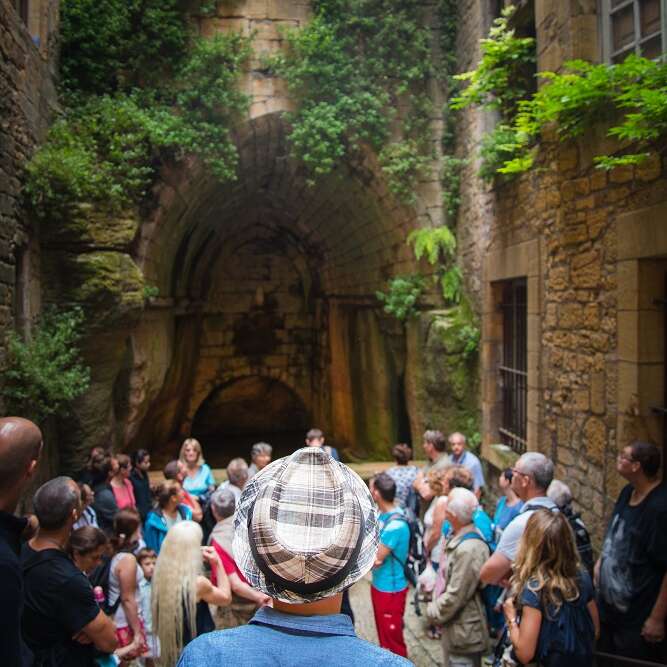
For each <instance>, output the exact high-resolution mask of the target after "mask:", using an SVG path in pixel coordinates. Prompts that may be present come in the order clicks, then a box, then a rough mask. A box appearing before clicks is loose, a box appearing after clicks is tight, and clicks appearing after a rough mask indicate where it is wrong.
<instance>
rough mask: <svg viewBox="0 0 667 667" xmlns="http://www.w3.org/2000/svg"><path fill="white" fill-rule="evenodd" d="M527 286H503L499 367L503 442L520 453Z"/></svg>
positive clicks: (522, 283)
mask: <svg viewBox="0 0 667 667" xmlns="http://www.w3.org/2000/svg"><path fill="white" fill-rule="evenodd" d="M526 296H527V287H526V279H525V278H516V279H514V280H507V281H504V282H503V283H502V303H501V304H500V307H501V310H502V319H503V340H502V360H501V364H500V367H499V373H500V377H499V380H500V386H501V395H502V422H501V424H500V426H499V429H498V430H499V432H500V440H501V442H502V443H503V444H505V445H507V446H508V447H510V448H511V449H513V450H514V451H515V452H517V453H520V454H521V453H523V452H525V451H526V421H527V419H526V417H527V410H526V399H527V393H528V392H527V389H528V386H527V385H528V345H527V335H526V329H527V322H528V318H527V309H526V308H527V299H526Z"/></svg>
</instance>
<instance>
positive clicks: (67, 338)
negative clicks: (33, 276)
mask: <svg viewBox="0 0 667 667" xmlns="http://www.w3.org/2000/svg"><path fill="white" fill-rule="evenodd" d="M83 323H84V316H83V311H82V310H81V309H80V308H75V309H73V310H69V311H60V312H58V311H55V310H49V311H47V312H46V313H45V314H44V315H43V316H42V318H41V319H40V320H39V321H38V322H37V323H36V325H35V326H34V328H33V330H32V333H31V337H30V338H29V339H28V340H27V341H24V340H23V339H22V338H21V337H20V336H19V335H18V334H17V333H15V332H11V333H10V334H9V337H8V346H7V359H6V362H5V368H4V372H3V377H2V398H3V400H4V403H5V406H6V408H7V410H8V412H9V413H13V414H20V415H25V416H28V417H30V418H33V419H35V420H36V421H37V422H41V421H43V420H44V419H45V418H46V417H48V416H49V415H53V414H63V413H65V412H67V410H68V409H69V407H70V405H71V402H72V401H73V400H74V399H75V398H77V397H78V396H80V395H81V394H83V393H84V392H85V391H86V390H87V389H88V387H89V385H90V370H89V368H88V367H87V366H85V365H84V363H83V361H82V359H81V355H80V352H79V349H78V342H79V340H80V339H81V329H82V326H83Z"/></svg>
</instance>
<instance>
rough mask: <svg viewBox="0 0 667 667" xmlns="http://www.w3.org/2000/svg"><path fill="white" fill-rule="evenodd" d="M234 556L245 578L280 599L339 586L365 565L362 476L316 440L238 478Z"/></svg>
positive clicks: (368, 546)
mask: <svg viewBox="0 0 667 667" xmlns="http://www.w3.org/2000/svg"><path fill="white" fill-rule="evenodd" d="M234 528H235V532H234V543H233V551H234V559H235V561H236V564H237V566H238V567H239V569H240V570H241V572H243V575H244V576H245V578H246V579H247V580H248V583H249V584H250V585H251V586H252V587H253V588H256V589H258V590H260V591H262V592H263V593H266V594H267V595H270V596H271V597H272V598H276V599H278V600H282V601H283V602H292V603H297V602H314V601H315V600H321V599H323V598H327V597H330V596H332V595H335V594H336V593H340V592H341V591H343V590H345V589H346V588H348V587H349V586H351V585H352V584H353V583H355V582H356V581H358V580H359V579H361V577H363V576H364V575H365V574H366V573H367V572H368V571H369V570H370V569H371V567H372V566H373V563H374V561H375V556H376V553H377V547H378V525H377V514H376V510H375V504H374V503H373V499H372V498H371V495H370V492H369V490H368V488H367V487H366V485H365V484H364V482H363V481H362V479H361V478H360V477H359V475H357V474H356V473H355V472H353V471H352V470H350V468H348V467H347V466H346V465H344V464H343V463H338V462H337V461H334V460H333V459H332V458H331V456H329V454H327V453H326V452H325V451H324V450H322V449H320V448H318V447H304V448H303V449H299V450H297V451H296V452H294V453H293V454H291V455H290V456H286V457H285V458H282V459H278V460H277V461H274V462H272V463H270V464H269V465H268V466H266V468H264V469H263V470H261V471H260V472H259V473H257V474H256V475H255V476H254V477H253V478H252V479H251V480H250V481H249V482H248V484H247V485H246V487H245V489H244V490H243V493H242V495H241V499H240V501H239V503H238V505H237V508H236V516H235V519H234Z"/></svg>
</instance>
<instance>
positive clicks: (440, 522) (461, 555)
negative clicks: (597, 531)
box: [0, 417, 667, 667]
mask: <svg viewBox="0 0 667 667" xmlns="http://www.w3.org/2000/svg"><path fill="white" fill-rule="evenodd" d="M304 444H305V446H304V447H302V448H301V449H297V450H296V451H295V452H294V453H293V454H291V455H289V456H286V457H284V458H282V459H278V460H277V461H273V462H272V449H271V446H270V445H269V444H267V443H264V442H260V443H256V444H255V445H253V446H252V448H251V450H250V452H249V454H250V456H249V459H250V462H249V464H248V462H247V461H246V460H245V459H243V458H235V459H232V461H230V463H229V465H228V466H227V480H226V481H225V482H224V483H223V484H220V485H217V483H216V480H215V479H214V476H213V473H212V471H211V469H210V467H209V466H208V465H207V464H206V462H205V460H204V456H203V452H202V448H201V446H200V444H199V442H198V441H197V440H195V439H193V438H188V439H186V440H185V441H184V442H183V443H182V446H181V448H180V452H179V456H178V458H177V459H175V460H173V461H171V462H170V463H168V464H167V465H166V466H165V467H164V470H163V475H162V476H161V479H160V480H159V481H158V480H157V476H155V475H154V476H153V478H152V479H153V481H151V477H150V476H149V470H150V467H151V461H150V454H149V453H148V452H147V451H144V450H139V451H137V452H135V453H134V454H133V455H132V456H128V455H125V454H112V453H110V452H109V451H107V450H105V449H103V448H95V449H93V451H92V452H91V453H90V456H89V460H88V462H87V464H86V466H85V467H84V469H83V470H81V471H80V472H79V473H78V474H77V475H76V476H75V477H74V478H70V477H56V478H54V479H51V480H49V481H47V482H46V483H44V484H42V485H41V486H40V487H39V488H38V489H37V491H36V492H35V493H34V496H33V497H32V514H30V515H28V516H25V517H20V516H17V515H16V513H15V512H16V508H17V506H18V503H19V500H20V499H21V498H22V497H23V496H24V495H25V493H26V490H27V488H28V487H29V486H30V484H31V479H32V478H33V476H34V474H35V471H36V469H37V466H38V461H39V458H40V456H41V454H42V449H43V442H42V435H41V432H40V431H39V429H38V428H37V427H36V426H35V425H34V424H33V423H31V422H29V421H27V420H25V419H21V418H18V417H9V418H4V419H0V582H1V590H2V591H3V600H2V605H0V610H1V611H0V613H1V615H2V628H3V631H2V633H0V656H2V658H1V664H2V665H8V666H10V667H13V666H14V665H16V666H21V667H23V666H28V665H35V666H36V667H37V666H49V667H56V666H64V667H69V666H72V667H79V666H81V667H84V666H85V667H92V666H93V665H100V666H102V667H105V666H107V665H108V666H111V665H118V664H122V665H132V664H134V665H139V664H140V665H146V667H151V666H153V665H167V666H169V667H172V666H173V665H176V664H177V663H178V665H179V667H194V666H200V665H201V666H204V667H208V666H209V665H210V666H212V665H220V664H238V665H290V666H291V665H304V666H305V665H315V664H317V665H368V664H373V665H375V664H377V665H402V664H410V663H409V661H408V659H407V658H408V651H407V647H406V643H405V639H404V632H403V628H404V615H405V611H406V605H407V601H408V597H409V596H411V597H414V600H413V601H414V603H415V604H416V605H418V606H421V609H422V612H423V617H424V619H425V632H428V633H429V634H430V635H431V636H432V637H440V638H441V641H442V649H443V657H442V660H443V664H444V665H445V666H446V667H475V666H478V667H481V665H482V664H483V662H484V661H485V660H490V661H492V662H493V661H495V662H494V664H496V665H505V666H507V667H509V666H511V665H528V664H534V665H542V666H544V667H559V666H561V665H563V666H564V665H567V667H579V666H580V667H584V666H586V667H588V666H589V665H592V664H594V655H595V654H596V653H597V656H596V658H595V659H596V660H597V664H598V665H609V666H611V665H619V667H620V666H621V665H623V664H626V663H623V662H615V661H614V660H615V659H616V658H615V657H614V656H616V657H618V656H626V657H629V658H633V659H640V660H647V661H653V662H655V663H657V664H667V655H666V652H665V645H666V642H665V617H666V616H667V487H666V486H665V484H664V483H662V482H661V481H660V471H661V461H660V451H659V449H658V448H657V447H655V446H654V445H652V444H649V443H643V442H634V443H632V444H630V445H628V446H627V447H625V448H624V449H623V450H622V451H621V452H620V454H619V456H618V460H617V472H618V474H620V475H621V476H622V477H623V478H625V480H626V481H627V482H628V484H627V486H626V487H625V488H624V489H623V491H622V492H621V494H620V496H619V498H618V501H617V503H616V505H615V507H614V510H613V513H612V516H611V520H610V523H609V526H608V529H607V532H606V536H605V538H604V542H603V544H602V548H601V553H600V556H599V558H598V559H597V561H594V558H593V549H592V546H591V541H590V539H589V535H588V531H587V530H586V526H584V524H583V522H582V520H581V518H580V516H579V515H578V514H577V513H576V512H575V511H574V510H573V508H572V500H573V498H572V494H571V492H570V489H569V488H568V486H567V484H566V480H554V479H553V476H554V467H553V463H552V462H551V461H550V460H549V459H548V458H547V457H546V456H544V455H543V454H540V453H537V452H529V453H526V454H523V455H522V456H521V457H520V458H519V459H518V460H517V461H516V463H515V464H514V465H513V466H512V467H511V468H508V469H506V470H504V471H503V472H502V473H501V474H500V478H499V480H498V487H497V488H499V489H500V492H501V496H500V499H499V500H498V501H497V502H493V507H491V505H492V502H491V500H490V499H491V498H492V494H491V493H489V492H488V491H487V490H486V480H485V478H484V473H483V468H482V465H481V462H480V461H479V459H478V458H477V457H476V456H475V454H474V453H473V452H472V451H470V450H469V449H468V447H467V442H466V438H465V436H464V435H463V434H461V433H453V434H452V435H450V436H449V438H445V437H444V436H443V435H442V433H440V432H439V431H427V432H426V433H425V434H424V438H423V449H424V452H425V454H426V456H427V458H428V464H427V465H426V466H425V467H423V468H418V467H417V466H414V465H411V460H412V451H411V448H410V447H409V446H408V445H406V444H399V445H396V446H395V447H394V448H393V452H392V453H393V456H394V458H395V461H396V465H395V466H393V467H391V468H389V469H388V470H386V471H385V472H382V473H380V474H378V475H375V476H374V477H373V478H372V479H371V480H370V482H369V484H368V485H367V484H365V483H364V482H363V481H362V480H361V479H360V478H359V476H358V475H356V473H354V472H353V471H352V470H351V469H350V468H348V467H347V466H345V465H344V464H342V463H340V459H339V456H338V452H337V451H336V449H335V448H332V447H330V446H328V445H327V444H325V439H324V434H323V433H322V432H321V431H320V430H318V429H312V430H311V431H309V432H308V434H307V435H306V441H305V443H304ZM369 573H370V578H371V601H372V607H373V612H374V617H375V624H376V627H377V633H378V639H379V643H380V647H377V646H375V645H372V644H369V643H368V642H365V641H363V640H361V639H359V638H358V637H357V636H356V634H355V630H354V614H353V610H352V607H351V605H350V601H349V597H348V590H349V588H350V586H352V585H353V584H354V583H356V582H357V581H359V580H360V579H362V578H363V577H365V576H366V575H368V574H369ZM628 664H629V663H628Z"/></svg>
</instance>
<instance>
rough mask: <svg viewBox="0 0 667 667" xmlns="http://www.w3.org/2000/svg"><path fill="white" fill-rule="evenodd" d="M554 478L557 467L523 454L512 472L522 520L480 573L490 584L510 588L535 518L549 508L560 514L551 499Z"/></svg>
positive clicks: (539, 457)
mask: <svg viewBox="0 0 667 667" xmlns="http://www.w3.org/2000/svg"><path fill="white" fill-rule="evenodd" d="M553 476H554V464H553V463H552V462H551V460H550V459H548V458H547V457H546V456H544V454H540V453H539V452H528V453H526V454H523V455H522V456H521V457H520V458H519V460H518V461H517V462H516V463H515V464H514V468H512V489H513V490H514V493H516V495H517V496H519V498H520V499H521V500H522V501H523V507H522V508H521V512H520V513H519V515H518V516H516V517H514V519H512V521H511V522H510V523H509V525H508V526H507V528H505V530H504V531H503V533H502V535H501V536H500V542H498V546H497V547H496V550H495V552H494V553H493V555H492V556H491V558H489V560H487V561H486V563H484V567H483V568H482V571H481V573H480V577H481V580H482V581H483V582H484V583H486V584H506V583H507V579H508V577H509V575H510V573H511V571H512V563H514V561H515V560H516V555H517V552H518V550H519V541H520V540H521V536H522V535H523V531H524V530H525V529H526V524H527V523H528V519H530V516H531V514H532V513H533V512H534V511H535V510H537V509H539V508H540V507H545V508H547V509H549V510H552V511H558V506H557V505H556V503H554V501H553V500H551V499H550V498H548V497H547V489H548V488H549V484H551V480H552V479H553Z"/></svg>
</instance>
